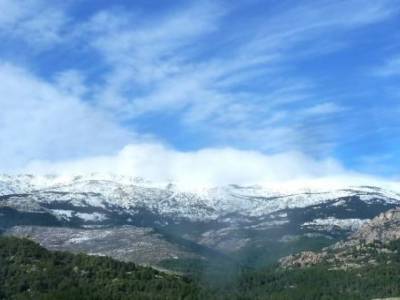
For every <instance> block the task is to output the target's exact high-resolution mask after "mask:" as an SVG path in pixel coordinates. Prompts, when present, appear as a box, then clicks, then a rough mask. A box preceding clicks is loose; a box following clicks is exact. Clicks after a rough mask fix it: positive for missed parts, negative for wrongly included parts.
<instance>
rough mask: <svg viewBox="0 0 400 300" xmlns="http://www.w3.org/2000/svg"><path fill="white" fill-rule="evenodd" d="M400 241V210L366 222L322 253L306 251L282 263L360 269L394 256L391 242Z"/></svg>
mask: <svg viewBox="0 0 400 300" xmlns="http://www.w3.org/2000/svg"><path fill="white" fill-rule="evenodd" d="M399 240H400V208H396V209H392V210H389V211H387V212H385V213H382V214H380V215H379V216H377V217H376V218H374V219H372V220H371V221H369V222H366V223H365V224H364V225H363V226H361V228H360V229H359V230H357V231H356V232H354V233H353V234H351V235H350V236H349V237H348V238H347V239H346V240H344V241H339V242H337V243H335V244H333V245H331V246H329V247H326V248H324V249H322V251H319V252H313V251H303V252H300V253H297V254H294V255H290V256H287V257H284V258H282V259H281V260H280V263H281V266H282V267H284V268H291V267H307V266H312V265H317V264H321V263H324V264H328V265H330V266H331V267H333V268H344V269H347V268H357V267H361V266H365V265H367V264H377V261H376V257H377V255H379V254H391V253H392V249H391V248H392V247H391V245H390V243H391V242H395V241H399Z"/></svg>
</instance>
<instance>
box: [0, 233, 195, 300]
mask: <svg viewBox="0 0 400 300" xmlns="http://www.w3.org/2000/svg"><path fill="white" fill-rule="evenodd" d="M199 293H200V291H199V289H198V288H196V287H195V285H194V284H192V283H191V282H189V281H188V280H186V279H185V278H182V277H180V276H175V275H169V274H166V273H162V272H159V271H157V270H154V269H152V268H147V267H141V266H137V265H135V264H133V263H123V262H119V261H116V260H114V259H111V258H107V257H96V256H88V255H84V254H79V255H73V254H69V253H65V252H50V251H48V250H46V249H44V248H42V247H40V246H39V245H37V244H36V243H34V242H31V241H29V240H27V239H17V238H9V237H0V299H7V300H11V299H21V300H26V299H35V300H45V299H48V300H54V299H58V300H61V299H99V300H100V299H105V300H109V299H195V298H197V297H199V296H200V294H199Z"/></svg>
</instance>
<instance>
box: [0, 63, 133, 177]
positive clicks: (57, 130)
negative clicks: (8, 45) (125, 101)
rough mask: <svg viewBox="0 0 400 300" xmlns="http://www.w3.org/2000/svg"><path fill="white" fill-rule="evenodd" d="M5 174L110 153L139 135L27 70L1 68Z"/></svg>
mask: <svg viewBox="0 0 400 300" xmlns="http://www.w3.org/2000/svg"><path fill="white" fill-rule="evenodd" d="M0 82H1V84H0V95H1V96H0V107H1V109H0V145H1V147H0V159H1V162H0V169H1V170H3V171H4V170H9V169H13V168H16V167H18V166H19V167H21V166H23V165H24V164H26V163H27V162H28V161H30V160H32V159H40V158H41V159H44V158H46V159H66V158H70V157H76V156H80V155H89V154H93V155H94V154H99V153H104V152H105V153H107V152H108V153H109V152H110V151H113V150H115V149H118V148H120V147H121V146H122V145H124V144H125V143H127V142H128V141H129V140H133V138H134V137H133V135H132V134H130V133H129V132H127V131H126V130H124V129H122V128H121V127H120V126H118V125H116V124H115V123H114V122H113V120H112V119H110V117H108V116H107V115H106V114H104V113H101V112H99V111H96V110H95V109H93V108H92V107H90V106H89V105H87V104H85V103H84V102H83V101H82V100H81V99H79V98H77V97H75V96H74V95H73V94H69V93H65V91H63V90H60V89H58V88H57V87H55V86H53V85H51V84H49V83H47V82H45V81H42V80H40V79H38V78H36V77H35V76H34V75H32V74H30V73H29V72H27V71H26V70H24V69H22V68H18V67H15V66H12V65H9V64H4V63H3V64H0Z"/></svg>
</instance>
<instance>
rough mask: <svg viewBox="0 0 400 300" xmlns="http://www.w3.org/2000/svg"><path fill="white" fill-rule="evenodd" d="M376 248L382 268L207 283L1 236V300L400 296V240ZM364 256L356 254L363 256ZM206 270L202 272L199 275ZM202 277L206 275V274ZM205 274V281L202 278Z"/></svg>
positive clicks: (322, 268) (270, 273)
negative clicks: (217, 283)
mask: <svg viewBox="0 0 400 300" xmlns="http://www.w3.org/2000/svg"><path fill="white" fill-rule="evenodd" d="M388 249H390V252H388V253H382V252H379V251H373V249H372V250H371V255H375V256H374V259H375V261H376V263H375V264H373V265H371V264H366V265H365V266H363V267H360V268H354V269H347V270H338V269H336V270H332V269H331V268H330V266H328V265H324V264H318V265H316V266H312V267H308V268H286V269H284V268H281V267H278V266H274V267H268V268H266V269H263V270H258V271H252V270H250V269H248V268H247V269H246V270H243V271H241V272H240V271H239V273H238V274H237V277H236V278H232V279H231V280H230V281H229V282H226V281H221V284H220V285H219V286H218V285H210V286H208V287H207V286H204V283H200V282H196V277H194V278H195V279H193V281H192V280H189V279H187V278H185V277H182V276H177V275H172V274H166V273H163V272H160V271H157V270H154V269H152V268H147V267H141V266H137V265H135V264H133V263H124V262H119V261H116V260H113V259H111V258H107V257H95V256H88V255H83V254H79V255H74V254H69V253H65V252H50V251H48V250H45V249H44V248H42V247H40V246H39V245H37V244H35V243H34V242H31V241H29V240H26V239H17V238H8V237H0V266H1V268H0V299H7V300H8V299H21V300H22V299H24V300H25V299H35V300H36V299H38V300H45V299H46V300H47V299H48V300H50V299H51V300H53V299H61V300H62V299H74V300H75V299H99V300H101V299H107V300H110V299H249V300H250V299H270V300H282V299H290V300H292V299H294V300H296V299H298V300H300V299H309V300H313V299H315V300H319V299H325V300H326V299H337V300H339V299H359V300H361V299H362V300H365V299H374V298H383V297H394V296H398V295H400V255H399V251H400V242H399V241H394V242H391V243H390V244H389V245H388ZM355 255H356V253H355ZM199 271H200V272H201V270H199ZM199 277H200V276H199ZM199 277H198V278H199Z"/></svg>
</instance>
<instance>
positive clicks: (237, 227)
mask: <svg viewBox="0 0 400 300" xmlns="http://www.w3.org/2000/svg"><path fill="white" fill-rule="evenodd" d="M399 206H400V192H399V191H393V190H389V189H387V188H384V187H379V186H353V185H351V183H349V185H346V186H341V187H338V188H329V187H326V186H320V187H315V186H314V187H313V188H307V187H302V188H293V187H289V186H288V187H284V186H283V187H282V186H281V187H279V188H271V187H267V186H262V185H251V186H241V185H234V184H232V185H227V186H217V187H209V186H203V187H195V188H193V187H185V186H183V185H180V184H179V183H173V182H167V183H154V182H149V181H146V180H145V179H142V178H132V177H127V176H119V175H112V174H89V175H82V176H33V175H1V176H0V230H1V232H2V234H3V235H13V236H19V237H22V236H23V237H29V238H31V239H33V240H35V241H36V242H39V243H40V244H41V245H42V246H44V247H46V248H48V249H50V250H68V251H72V252H85V253H88V254H95V255H106V256H111V257H113V258H116V259H119V260H123V261H132V262H136V263H139V264H145V265H152V266H154V267H158V268H166V269H169V270H178V271H188V270H189V271H190V268H191V267H190V266H189V267H188V263H189V264H190V265H196V266H197V265H198V263H201V264H202V265H204V264H207V263H208V262H216V261H217V262H219V263H227V264H228V263H229V264H237V265H240V266H248V267H257V266H265V265H268V264H272V263H276V262H277V261H278V260H279V259H280V258H282V257H284V256H287V255H290V254H294V253H296V252H299V251H305V250H314V251H317V250H320V249H322V248H324V247H328V246H330V245H333V244H335V243H336V242H338V241H339V240H342V239H346V238H348V237H350V236H351V235H352V234H354V233H355V232H356V231H357V230H359V229H360V228H362V226H363V225H365V224H366V223H367V222H369V221H370V220H371V219H373V218H375V217H377V216H378V215H379V214H381V213H383V212H386V211H388V210H390V209H394V208H396V207H399ZM183 266H184V267H183Z"/></svg>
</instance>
